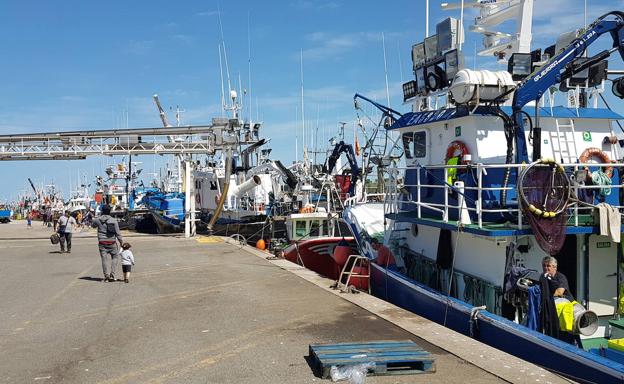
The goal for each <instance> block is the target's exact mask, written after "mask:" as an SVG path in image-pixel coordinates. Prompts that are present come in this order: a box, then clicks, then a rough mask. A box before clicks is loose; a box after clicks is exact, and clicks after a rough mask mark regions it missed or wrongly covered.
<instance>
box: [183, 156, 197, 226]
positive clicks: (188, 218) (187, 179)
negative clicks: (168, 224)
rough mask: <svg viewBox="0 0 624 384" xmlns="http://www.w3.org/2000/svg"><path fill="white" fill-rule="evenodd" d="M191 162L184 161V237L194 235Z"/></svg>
mask: <svg viewBox="0 0 624 384" xmlns="http://www.w3.org/2000/svg"><path fill="white" fill-rule="evenodd" d="M191 168H192V163H191V162H190V161H189V160H186V161H185V162H184V187H185V188H184V237H186V238H190V237H193V236H195V234H196V230H195V193H194V192H195V188H193V187H194V184H193V175H192V173H191Z"/></svg>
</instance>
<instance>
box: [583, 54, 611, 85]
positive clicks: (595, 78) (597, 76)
mask: <svg viewBox="0 0 624 384" xmlns="http://www.w3.org/2000/svg"><path fill="white" fill-rule="evenodd" d="M608 69H609V62H608V61H607V60H601V61H599V62H598V63H596V64H594V65H592V66H591V67H589V77H588V79H587V85H588V86H589V87H596V86H598V85H600V84H602V81H603V80H606V79H607V70H608Z"/></svg>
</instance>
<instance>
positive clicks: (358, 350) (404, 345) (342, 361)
mask: <svg viewBox="0 0 624 384" xmlns="http://www.w3.org/2000/svg"><path fill="white" fill-rule="evenodd" d="M310 357H311V358H312V360H313V361H314V364H315V366H316V368H317V369H318V370H319V372H320V373H321V377H323V378H324V379H325V378H327V377H329V372H330V369H331V367H332V366H333V365H335V366H339V367H340V366H347V365H356V364H363V363H375V368H374V369H372V370H369V373H368V374H369V375H411V374H417V373H432V372H435V362H434V359H433V357H432V356H431V355H430V354H429V352H427V351H425V350H423V349H422V348H421V347H419V346H418V344H416V343H414V342H413V341H411V340H405V341H370V342H365V343H339V344H310Z"/></svg>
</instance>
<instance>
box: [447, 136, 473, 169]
mask: <svg viewBox="0 0 624 384" xmlns="http://www.w3.org/2000/svg"><path fill="white" fill-rule="evenodd" d="M458 152H459V153H458ZM469 154H470V151H469V150H468V147H467V146H466V144H465V143H464V142H463V141H461V140H454V141H451V143H450V144H449V145H448V147H447V148H446V157H445V158H444V162H445V163H447V164H448V161H449V160H450V159H452V158H454V157H458V158H459V162H458V164H463V163H464V158H465V156H466V155H469Z"/></svg>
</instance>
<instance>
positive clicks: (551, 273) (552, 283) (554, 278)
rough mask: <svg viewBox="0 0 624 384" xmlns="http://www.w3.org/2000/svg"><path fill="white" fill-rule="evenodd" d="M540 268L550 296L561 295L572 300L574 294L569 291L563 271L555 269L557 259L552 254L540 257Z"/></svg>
mask: <svg viewBox="0 0 624 384" xmlns="http://www.w3.org/2000/svg"><path fill="white" fill-rule="evenodd" d="M542 270H543V272H544V277H546V279H547V280H548V287H549V288H550V294H551V296H554V297H562V298H564V299H568V300H569V301H570V302H572V301H574V296H572V293H570V286H569V284H568V278H567V277H566V276H565V275H564V274H563V273H561V272H558V271H557V259H555V258H554V257H552V256H546V257H544V258H543V259H542Z"/></svg>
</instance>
